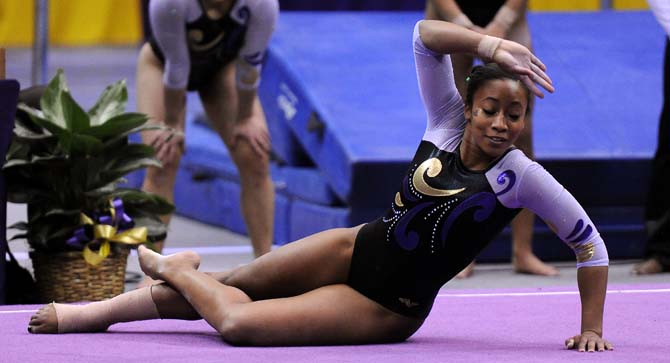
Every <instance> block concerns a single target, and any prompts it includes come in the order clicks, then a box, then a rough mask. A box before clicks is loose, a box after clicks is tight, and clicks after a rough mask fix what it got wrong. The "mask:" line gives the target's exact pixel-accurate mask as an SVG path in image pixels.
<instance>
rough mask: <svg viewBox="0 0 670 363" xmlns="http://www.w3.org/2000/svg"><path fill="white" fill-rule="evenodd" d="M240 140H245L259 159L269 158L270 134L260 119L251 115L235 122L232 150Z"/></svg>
mask: <svg viewBox="0 0 670 363" xmlns="http://www.w3.org/2000/svg"><path fill="white" fill-rule="evenodd" d="M240 140H246V141H247V142H248V143H249V145H250V146H251V149H252V150H253V151H254V152H255V153H256V154H258V156H259V157H265V158H267V157H269V154H270V134H269V133H268V128H267V126H266V125H265V123H264V122H263V118H262V117H260V116H258V115H251V116H249V117H247V118H245V119H241V120H238V121H237V123H236V124H235V126H234V129H233V146H232V148H235V147H236V146H237V143H238V142H239V141H240Z"/></svg>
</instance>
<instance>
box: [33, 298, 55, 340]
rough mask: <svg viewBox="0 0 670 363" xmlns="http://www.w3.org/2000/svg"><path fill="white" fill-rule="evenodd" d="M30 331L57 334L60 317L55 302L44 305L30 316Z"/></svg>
mask: <svg viewBox="0 0 670 363" xmlns="http://www.w3.org/2000/svg"><path fill="white" fill-rule="evenodd" d="M28 332H30V333H33V334H57V333H58V317H57V316H56V309H55V308H54V305H53V304H47V305H44V306H43V307H42V308H41V309H39V310H38V311H37V312H36V313H35V315H33V316H31V317H30V322H28Z"/></svg>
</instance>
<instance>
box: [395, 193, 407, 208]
mask: <svg viewBox="0 0 670 363" xmlns="http://www.w3.org/2000/svg"><path fill="white" fill-rule="evenodd" d="M395 205H397V206H398V207H404V206H405V205H404V204H402V199H401V198H400V192H398V193H395Z"/></svg>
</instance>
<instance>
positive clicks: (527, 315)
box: [0, 284, 670, 363]
mask: <svg viewBox="0 0 670 363" xmlns="http://www.w3.org/2000/svg"><path fill="white" fill-rule="evenodd" d="M37 308H38V306H34V305H30V306H25V305H23V306H19V305H11V306H0V362H42V363H44V362H114V363H119V362H294V363H299V362H309V363H313V362H384V363H394V362H568V361H569V362H587V361H588V362H670V284H655V285H610V286H609V292H608V295H607V302H606V306H605V320H604V332H605V337H606V338H607V339H609V340H610V341H611V342H612V343H613V344H614V346H615V350H614V351H611V352H603V353H597V352H596V353H577V352H576V351H570V350H566V349H565V348H564V347H563V342H564V340H565V339H566V338H567V337H569V336H572V335H574V334H576V333H577V332H578V331H579V323H580V303H579V295H578V294H577V291H576V289H575V288H573V289H568V288H545V289H494V290H481V289H479V290H443V292H442V293H441V294H440V296H439V297H438V298H437V300H436V302H435V306H434V308H433V311H432V313H431V315H430V316H429V317H428V319H427V320H426V322H425V324H424V325H423V326H422V327H421V329H420V330H419V331H418V332H417V333H416V334H415V335H414V336H412V337H411V338H410V339H409V340H407V341H406V342H404V343H399V344H383V345H358V346H327V347H322V346H318V347H272V348H254V347H233V346H230V345H228V344H226V343H224V342H223V341H222V340H221V339H220V338H219V336H218V335H217V334H216V332H215V331H214V330H213V329H212V328H211V327H210V326H209V325H207V324H206V323H205V322H204V321H195V322H193V321H178V320H154V321H144V322H133V323H126V324H117V325H113V326H112V327H110V329H109V331H108V332H106V333H95V334H63V335H33V334H29V333H28V332H27V330H26V328H27V323H28V319H29V318H30V315H31V314H32V313H33V312H34V311H35V310H36V309H37ZM306 323H308V322H306Z"/></svg>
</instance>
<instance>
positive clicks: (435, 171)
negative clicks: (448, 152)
mask: <svg viewBox="0 0 670 363" xmlns="http://www.w3.org/2000/svg"><path fill="white" fill-rule="evenodd" d="M440 171H442V162H440V159H438V158H430V159H428V160H426V161H424V162H423V163H421V165H419V167H418V168H417V169H416V171H415V172H414V175H413V176H412V185H414V188H415V189H416V190H418V191H419V193H421V194H424V195H428V196H431V197H449V196H452V195H454V194H458V193H460V192H462V191H464V190H465V188H460V189H437V188H433V187H431V186H430V185H428V183H427V182H426V181H425V180H424V179H423V174H424V173H426V175H428V177H429V178H434V177H436V176H437V175H439V174H440Z"/></svg>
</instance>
